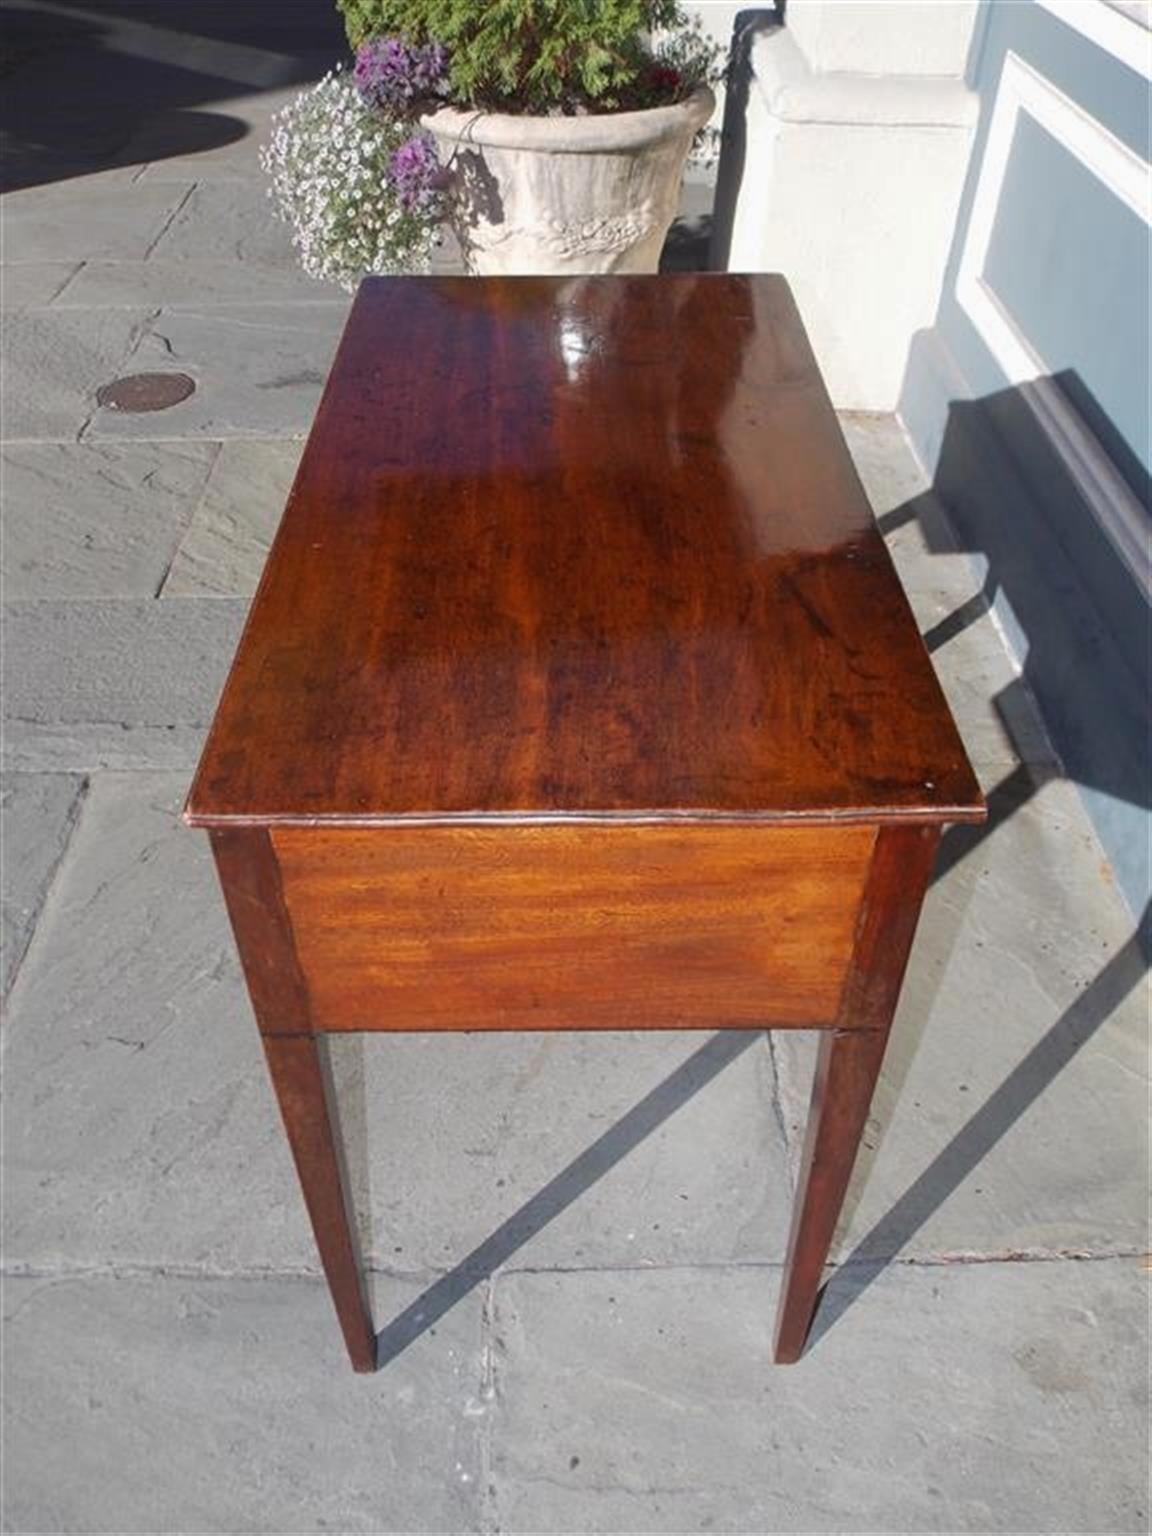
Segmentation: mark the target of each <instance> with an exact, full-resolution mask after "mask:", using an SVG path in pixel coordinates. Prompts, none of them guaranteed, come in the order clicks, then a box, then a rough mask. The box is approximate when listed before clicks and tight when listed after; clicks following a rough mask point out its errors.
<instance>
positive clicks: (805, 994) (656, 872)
mask: <svg viewBox="0 0 1152 1536" xmlns="http://www.w3.org/2000/svg"><path fill="white" fill-rule="evenodd" d="M271 837H272V843H273V846H274V848H275V850H276V855H277V859H278V861H279V864H280V870H281V879H282V883H283V892H284V900H285V903H286V905H287V908H288V911H289V914H290V918H291V922H292V926H293V930H294V934H295V944H296V953H297V956H298V959H299V964H300V967H301V970H302V971H303V974H304V977H305V983H306V986H307V990H308V995H309V1004H310V1014H311V1020H312V1027H313V1028H314V1029H316V1030H321V1031H329V1030H437V1029H449V1030H453V1029H454V1030H460V1029H466V1030H467V1029H476V1030H479V1029H646V1028H663V1029H707V1028H721V1027H737V1028H739V1027H744V1028H747V1027H757V1026H765V1027H767V1026H769V1025H771V1026H773V1027H776V1028H780V1027H812V1026H821V1025H823V1026H828V1025H831V1024H832V1023H834V1022H835V1020H836V1019H837V1016H838V1013H839V1009H840V1001H841V994H842V992H843V988H844V981H845V977H846V975H847V973H848V969H849V966H850V964H851V960H852V954H853V949H854V943H855V936H856V929H857V923H858V916H859V912H860V908H861V899H862V895H863V891H864V888H865V884H866V881H867V877H868V872H869V868H870V865H871V860H872V852H873V848H874V845H875V841H876V829H875V828H874V827H871V826H846V827H828V826H825V827H794V828H790V827H780V826H774V827H756V826H735V825H717V826H708V827H703V826H700V825H694V826H690V827H685V826H679V827H677V826H665V825H654V826H629V825H623V826H605V825H599V826H574V825H568V826H552V827H539V826H512V827H509V826H504V827H484V828H462V827H450V826H448V827H413V828H406V827H389V828H374V829H363V828H333V829H329V828H318V827H313V828H299V827H282V828H275V829H273V830H272V832H271Z"/></svg>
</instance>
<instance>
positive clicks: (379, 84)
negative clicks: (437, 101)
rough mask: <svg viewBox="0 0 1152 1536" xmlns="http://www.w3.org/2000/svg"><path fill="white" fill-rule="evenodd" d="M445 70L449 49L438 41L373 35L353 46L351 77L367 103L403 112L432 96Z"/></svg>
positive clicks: (446, 70)
mask: <svg viewBox="0 0 1152 1536" xmlns="http://www.w3.org/2000/svg"><path fill="white" fill-rule="evenodd" d="M447 73H448V51H447V49H446V48H444V46H443V45H442V44H441V43H425V44H423V45H422V46H417V45H414V44H412V43H406V42H405V41H404V39H403V38H402V37H375V38H373V39H372V41H371V42H368V43H361V45H360V47H359V48H358V49H357V50H356V67H355V69H354V70H353V79H354V80H355V81H356V85H357V87H358V88H359V91H360V94H361V96H362V97H363V98H364V100H365V101H366V102H367V103H368V105H369V106H370V107H376V108H377V109H379V110H383V111H391V112H396V113H400V114H405V113H408V112H411V111H412V110H413V108H414V107H415V106H416V105H417V104H418V103H420V102H421V101H425V100H427V99H428V97H430V96H435V95H436V94H437V92H438V91H439V90H440V88H441V86H442V85H443V84H444V82H445V79H446V77H447Z"/></svg>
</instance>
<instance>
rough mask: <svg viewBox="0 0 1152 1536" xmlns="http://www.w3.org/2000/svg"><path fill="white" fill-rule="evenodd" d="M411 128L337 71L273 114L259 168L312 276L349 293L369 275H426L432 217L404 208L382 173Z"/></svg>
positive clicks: (434, 228)
mask: <svg viewBox="0 0 1152 1536" xmlns="http://www.w3.org/2000/svg"><path fill="white" fill-rule="evenodd" d="M411 131H412V130H411V128H410V127H409V126H407V125H406V124H403V123H400V122H397V121H395V120H392V119H388V118H385V117H383V116H381V115H379V114H377V113H375V112H373V111H371V110H369V109H368V108H367V107H366V106H365V105H364V103H363V102H362V101H361V99H360V95H359V93H358V91H357V90H356V87H355V85H354V83H353V81H352V80H351V78H350V77H348V76H347V75H343V74H341V73H340V71H339V70H337V71H335V72H333V73H331V74H329V75H326V76H325V77H324V78H323V79H322V80H320V81H318V82H317V84H316V85H314V86H312V87H311V88H310V89H308V90H306V91H304V92H303V93H302V94H301V95H300V96H298V97H297V98H296V100H295V101H293V102H290V103H289V105H288V106H287V107H285V108H284V109H283V110H282V111H281V112H279V113H277V115H276V117H275V118H274V119H273V126H272V133H271V135H270V137H269V139H268V142H267V144H266V145H265V146H264V148H263V149H262V150H261V152H260V164H261V167H262V169H263V170H264V171H265V172H266V173H267V175H268V177H269V178H270V181H271V187H270V188H269V195H270V196H271V197H272V198H273V199H274V201H275V203H276V205H277V211H278V212H279V214H280V216H281V217H282V218H283V219H284V220H285V221H286V222H287V223H288V224H290V225H291V226H292V242H293V245H294V246H295V248H296V250H297V252H298V253H299V255H300V261H301V264H302V266H303V267H304V270H305V271H306V272H308V273H309V274H310V275H311V276H313V277H317V278H332V279H335V281H337V282H339V283H341V284H343V286H344V287H346V288H354V287H355V286H356V284H357V282H358V281H359V280H360V278H361V277H362V276H363V275H364V274H365V273H366V272H403V271H426V270H427V268H428V265H429V262H430V260H431V255H432V251H433V250H434V249H435V247H436V245H437V243H438V220H436V219H433V218H431V217H428V216H422V215H417V214H414V213H411V212H408V211H407V210H405V209H403V208H401V207H400V205H399V204H398V202H397V200H396V197H395V195H394V193H393V192H392V189H391V187H390V185H389V182H388V174H387V172H388V163H389V161H390V159H391V157H392V154H393V152H394V151H395V150H396V149H397V148H399V146H400V145H401V144H402V143H403V142H404V140H405V139H406V138H408V137H409V136H410V134H411Z"/></svg>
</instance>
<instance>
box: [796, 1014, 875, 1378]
mask: <svg viewBox="0 0 1152 1536" xmlns="http://www.w3.org/2000/svg"><path fill="white" fill-rule="evenodd" d="M887 1040H888V1035H887V1031H881V1030H869V1031H867V1032H864V1031H861V1030H833V1031H828V1032H827V1033H825V1034H822V1035H821V1037H820V1055H819V1057H818V1058H817V1062H816V1080H815V1083H814V1085H813V1089H812V1106H811V1108H810V1109H809V1111H808V1134H807V1136H806V1138H805V1142H804V1156H803V1158H802V1160H801V1165H800V1181H799V1185H798V1187H797V1191H796V1206H795V1210H794V1211H793V1214H792V1233H791V1236H790V1238H789V1240H788V1257H787V1259H786V1261H785V1265H784V1286H783V1292H782V1294H781V1298H780V1310H779V1313H778V1315H777V1319H776V1363H777V1364H778V1365H791V1364H792V1363H793V1361H796V1360H798V1359H799V1358H800V1354H801V1351H802V1350H803V1348H804V1341H805V1339H806V1338H807V1337H808V1329H809V1326H810V1325H811V1322H812V1314H813V1312H814V1310H815V1307H816V1294H817V1291H818V1289H819V1286H820V1276H821V1275H822V1274H823V1271H824V1261H825V1259H826V1258H827V1257H828V1249H829V1248H830V1247H831V1244H832V1235H833V1233H834V1232H835V1230H836V1222H837V1219H838V1218H839V1215H840V1208H841V1206H842V1205H843V1203H844V1194H845V1191H846V1190H847V1188H848V1180H849V1179H850V1178H851V1176H852V1165H853V1164H854V1163H855V1161H856V1150H857V1148H858V1147H859V1145H860V1137H861V1134H862V1133H863V1130H864V1125H865V1122H866V1121H867V1119H868V1106H869V1104H870V1103H871V1102H872V1089H873V1086H874V1085H875V1082H876V1076H877V1074H878V1072H879V1071H880V1063H881V1061H882V1060H883V1057H884V1047H885V1045H886V1043H887Z"/></svg>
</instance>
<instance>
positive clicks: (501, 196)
mask: <svg viewBox="0 0 1152 1536" xmlns="http://www.w3.org/2000/svg"><path fill="white" fill-rule="evenodd" d="M714 105H715V100H714V97H713V95H712V92H711V91H710V90H709V89H708V87H707V86H700V87H699V88H698V89H697V90H696V91H694V92H693V94H692V95H691V96H689V97H687V98H686V99H685V100H684V101H680V102H676V103H675V104H674V105H672V106H670V107H653V108H651V109H649V110H648V111H645V112H606V113H603V114H589V115H588V116H583V117H518V116H514V115H511V114H508V115H505V114H503V113H495V112H462V111H460V110H459V109H458V108H455V107H444V108H442V109H441V110H439V111H437V112H431V113H429V114H428V115H427V116H425V117H423V118H421V122H422V124H423V126H424V127H425V128H427V129H428V130H429V132H430V133H432V134H433V135H434V136H435V138H436V142H437V148H438V151H439V154H440V159H441V162H442V164H444V165H445V166H446V167H448V168H449V169H450V171H451V173H452V195H453V214H452V220H451V222H452V228H453V230H454V232H455V234H456V237H457V239H458V240H459V241H460V245H461V247H462V250H463V253H464V259H465V261H466V263H467V265H468V269H469V271H470V272H474V273H476V274H477V275H478V276H481V277H495V276H532V275H541V276H543V275H549V274H556V275H559V276H563V275H566V274H577V273H591V272H655V271H656V268H657V263H658V262H659V260H660V251H661V249H662V247H663V245H664V238H665V236H666V235H667V233H668V230H669V228H670V226H671V224H672V220H673V219H674V218H675V217H676V208H677V204H678V201H679V196H680V181H681V177H682V176H683V174H684V164H685V161H686V160H687V158H688V152H689V150H690V149H691V147H692V140H693V138H694V136H695V134H696V132H697V130H698V129H700V128H702V127H703V126H704V124H705V123H706V122H707V121H708V119H709V118H710V117H711V115H712V109H713V107H714Z"/></svg>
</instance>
